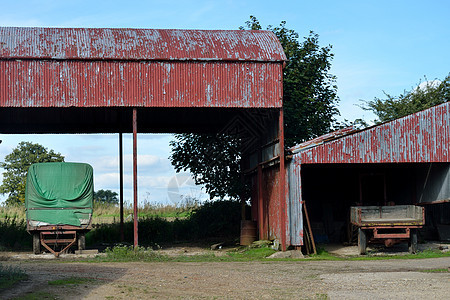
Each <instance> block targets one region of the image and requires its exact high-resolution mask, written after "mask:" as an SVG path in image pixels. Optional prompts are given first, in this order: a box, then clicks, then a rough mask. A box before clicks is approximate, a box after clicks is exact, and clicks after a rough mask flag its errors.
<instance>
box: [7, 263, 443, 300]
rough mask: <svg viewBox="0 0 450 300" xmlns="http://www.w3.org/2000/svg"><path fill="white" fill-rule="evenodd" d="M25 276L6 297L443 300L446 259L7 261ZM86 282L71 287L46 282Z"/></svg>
mask: <svg viewBox="0 0 450 300" xmlns="http://www.w3.org/2000/svg"><path fill="white" fill-rule="evenodd" d="M3 264H6V265H15V266H20V268H22V269H23V270H25V272H26V273H28V274H29V275H30V279H29V280H28V281H26V282H23V283H21V284H20V285H19V286H18V287H16V288H14V289H12V290H9V291H6V292H3V293H2V294H0V298H2V299H5V298H6V299H7V298H13V297H17V296H20V295H25V294H27V293H29V292H36V291H44V292H49V293H51V294H54V295H57V296H58V298H60V299H129V298H134V299H149V298H171V299H172V298H176V299H181V298H182V299H193V298H195V299H197V298H203V299H205V298H206V299H211V298H227V299H288V298H295V299H326V297H328V299H344V298H345V299H448V298H447V297H448V292H449V291H450V273H437V272H424V271H425V270H432V269H442V268H448V267H450V257H445V258H435V259H420V260H417V259H416V260H382V261H316V262H314V261H293V262H273V261H267V262H245V263H241V262H226V263H225V262H217V263H174V262H165V263H76V262H73V263H55V262H51V261H47V262H42V261H41V262H22V261H16V262H14V261H7V262H3ZM66 277H85V278H91V279H93V281H92V282H88V283H84V284H81V285H78V286H73V285H65V286H50V285H48V281H50V280H54V279H60V278H66Z"/></svg>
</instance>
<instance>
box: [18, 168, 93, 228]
mask: <svg viewBox="0 0 450 300" xmlns="http://www.w3.org/2000/svg"><path fill="white" fill-rule="evenodd" d="M93 196H94V183H93V170H92V167H91V166H90V165H88V164H84V163H65V162H54V163H39V164H34V165H31V166H30V168H29V170H28V175H27V185H26V192H25V207H26V211H27V220H28V221H33V222H34V223H35V222H41V223H48V224H52V225H74V226H81V225H83V224H86V223H90V220H91V216H92V204H93Z"/></svg>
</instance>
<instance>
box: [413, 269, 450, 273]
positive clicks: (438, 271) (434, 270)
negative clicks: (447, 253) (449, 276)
mask: <svg viewBox="0 0 450 300" xmlns="http://www.w3.org/2000/svg"><path fill="white" fill-rule="evenodd" d="M420 272H424V273H450V270H449V269H448V268H442V269H429V270H422V271H420Z"/></svg>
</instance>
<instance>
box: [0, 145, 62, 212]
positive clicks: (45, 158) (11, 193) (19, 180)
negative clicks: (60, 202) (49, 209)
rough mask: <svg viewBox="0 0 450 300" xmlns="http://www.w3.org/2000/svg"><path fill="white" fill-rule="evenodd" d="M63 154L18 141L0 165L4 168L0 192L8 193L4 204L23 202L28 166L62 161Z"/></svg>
mask: <svg viewBox="0 0 450 300" xmlns="http://www.w3.org/2000/svg"><path fill="white" fill-rule="evenodd" d="M62 161H64V156H62V155H61V154H60V153H55V152H54V151H53V150H50V151H48V150H47V148H45V147H44V146H41V145H39V144H33V143H30V142H20V143H19V145H17V147H16V148H14V149H13V151H12V152H11V153H10V154H8V155H6V156H5V161H4V162H1V163H0V167H2V168H3V169H5V172H4V173H3V182H2V185H0V193H2V194H8V198H7V200H6V204H9V205H10V204H21V203H24V202H25V186H26V179H27V172H28V168H29V167H30V166H31V165H32V164H34V163H42V162H62Z"/></svg>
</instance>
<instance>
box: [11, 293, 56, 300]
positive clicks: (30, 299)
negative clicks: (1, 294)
mask: <svg viewBox="0 0 450 300" xmlns="http://www.w3.org/2000/svg"><path fill="white" fill-rule="evenodd" d="M37 299H39V300H40V299H51V300H56V299H60V298H58V297H57V296H56V295H54V294H51V293H47V292H34V293H29V294H26V295H23V296H20V297H16V298H12V299H11V300H37Z"/></svg>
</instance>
